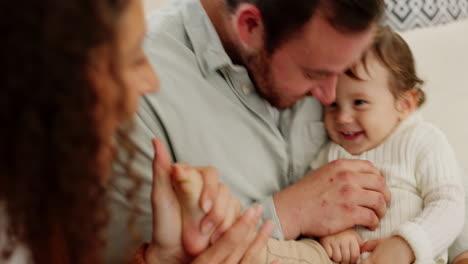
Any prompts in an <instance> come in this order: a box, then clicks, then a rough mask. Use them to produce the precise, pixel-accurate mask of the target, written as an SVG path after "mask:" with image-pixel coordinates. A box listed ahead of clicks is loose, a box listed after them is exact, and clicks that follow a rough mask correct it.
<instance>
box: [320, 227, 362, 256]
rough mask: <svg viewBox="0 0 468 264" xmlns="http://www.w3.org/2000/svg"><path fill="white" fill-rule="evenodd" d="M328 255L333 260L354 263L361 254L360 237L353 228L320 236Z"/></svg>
mask: <svg viewBox="0 0 468 264" xmlns="http://www.w3.org/2000/svg"><path fill="white" fill-rule="evenodd" d="M320 244H321V245H322V247H323V248H324V249H325V251H326V252H327V254H328V257H329V258H331V259H332V260H333V261H335V262H340V263H341V262H343V263H356V262H357V261H358V259H359V256H360V254H361V252H360V247H361V246H362V244H363V243H362V239H361V236H359V234H358V233H357V232H356V231H354V230H353V229H348V230H345V231H342V232H340V233H336V234H334V235H330V236H326V237H322V238H320Z"/></svg>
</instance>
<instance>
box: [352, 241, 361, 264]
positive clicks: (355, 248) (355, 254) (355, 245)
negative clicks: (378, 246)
mask: <svg viewBox="0 0 468 264" xmlns="http://www.w3.org/2000/svg"><path fill="white" fill-rule="evenodd" d="M360 255H361V251H360V243H359V242H358V241H357V240H356V241H352V242H351V245H350V263H356V262H357V261H358V259H359V256H360Z"/></svg>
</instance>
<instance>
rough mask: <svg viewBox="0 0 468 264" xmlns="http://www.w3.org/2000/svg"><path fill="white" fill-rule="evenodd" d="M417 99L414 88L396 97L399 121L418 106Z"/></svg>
mask: <svg viewBox="0 0 468 264" xmlns="http://www.w3.org/2000/svg"><path fill="white" fill-rule="evenodd" d="M418 100H419V99H418V92H417V91H416V89H411V90H409V91H406V92H405V93H403V94H402V95H400V96H399V97H398V100H397V102H396V108H397V110H398V112H399V113H400V115H399V118H400V121H403V120H405V119H406V118H407V117H408V116H410V115H411V114H412V113H413V112H414V111H416V108H417V107H418Z"/></svg>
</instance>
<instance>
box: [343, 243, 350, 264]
mask: <svg viewBox="0 0 468 264" xmlns="http://www.w3.org/2000/svg"><path fill="white" fill-rule="evenodd" d="M340 250H341V263H344V264H348V263H349V261H350V258H351V257H350V245H349V243H345V242H343V243H340Z"/></svg>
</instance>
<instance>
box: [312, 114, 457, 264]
mask: <svg viewBox="0 0 468 264" xmlns="http://www.w3.org/2000/svg"><path fill="white" fill-rule="evenodd" d="M336 159H363V160H369V161H371V162H372V163H373V164H374V165H375V166H376V167H377V168H378V169H379V170H380V172H381V174H382V175H383V176H384V177H385V179H386V181H387V185H388V186H389V188H390V191H391V194H392V200H391V204H390V208H388V210H387V214H386V215H385V217H384V218H383V219H382V221H381V222H380V226H379V227H378V228H377V230H375V231H370V230H368V229H367V228H364V227H356V231H357V232H358V233H359V234H360V235H361V237H362V238H363V240H364V241H367V240H370V239H379V238H385V237H389V236H392V235H399V236H401V237H403V238H404V239H405V240H406V241H407V242H408V243H409V244H410V245H411V247H412V249H413V252H414V254H415V256H416V262H415V263H418V264H431V263H437V264H439V263H440V264H442V263H447V248H448V247H449V246H450V244H451V243H453V241H454V240H455V238H456V237H457V235H458V234H459V233H460V231H461V229H462V227H463V223H464V210H465V206H464V190H463V184H462V180H461V169H460V167H459V165H458V164H457V162H456V159H455V155H454V152H453V151H452V148H451V146H450V145H449V144H448V141H447V139H446V138H445V136H444V135H443V134H442V132H441V131H440V130H439V129H437V128H436V127H434V126H433V125H431V124H429V123H426V122H424V121H423V120H422V117H421V115H420V114H419V113H415V114H413V115H411V116H410V117H409V118H408V119H407V120H405V121H403V122H401V123H400V124H399V126H398V127H397V128H396V129H395V131H394V132H393V133H392V135H390V136H389V137H388V138H387V139H386V140H385V141H384V143H382V144H381V145H379V146H378V147H377V148H375V149H372V150H369V151H367V152H365V153H362V154H361V155H351V154H349V153H348V152H346V150H344V149H343V148H342V147H341V146H339V145H338V144H335V143H333V142H331V143H329V144H328V145H326V146H325V147H324V148H323V149H322V151H321V152H320V153H319V155H318V157H317V159H316V160H315V161H314V162H313V163H312V167H313V168H318V167H320V166H321V165H323V164H326V163H328V162H330V161H333V160H336ZM363 257H364V256H361V258H363Z"/></svg>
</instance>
